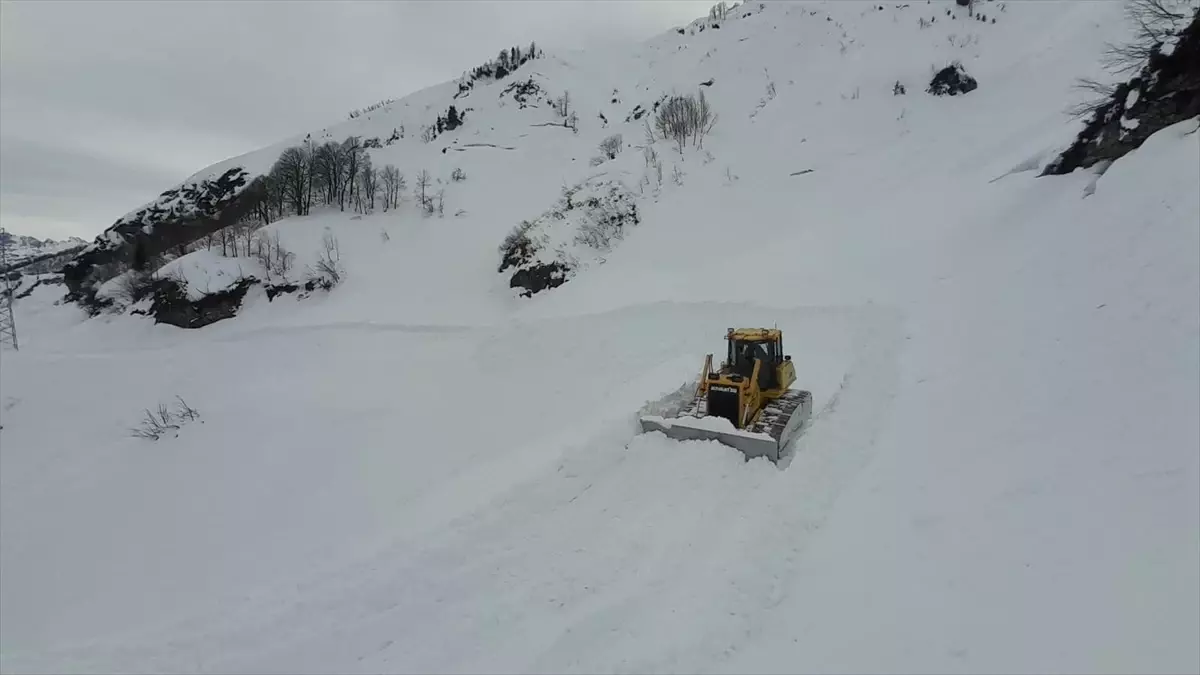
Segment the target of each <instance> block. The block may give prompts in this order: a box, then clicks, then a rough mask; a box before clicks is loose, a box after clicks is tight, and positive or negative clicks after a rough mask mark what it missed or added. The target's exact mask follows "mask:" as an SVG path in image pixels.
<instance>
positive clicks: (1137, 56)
mask: <svg viewBox="0 0 1200 675" xmlns="http://www.w3.org/2000/svg"><path fill="white" fill-rule="evenodd" d="M1170 4H1171V3H1170V2H1169V0H1129V4H1128V5H1127V6H1126V8H1125V13H1126V16H1127V17H1128V18H1129V20H1130V21H1131V22H1133V24H1134V35H1133V38H1132V39H1131V40H1130V41H1129V42H1127V43H1124V44H1119V45H1118V44H1109V45H1107V48H1106V50H1105V65H1106V66H1107V67H1108V68H1109V69H1110V70H1111V71H1112V72H1114V73H1118V74H1129V73H1133V72H1136V71H1137V70H1139V69H1140V68H1141V67H1142V66H1143V65H1145V63H1146V60H1147V59H1149V58H1150V55H1151V54H1152V53H1154V51H1155V50H1156V49H1158V48H1159V46H1160V45H1162V44H1163V43H1164V42H1165V41H1166V40H1167V39H1168V38H1169V37H1171V36H1173V35H1174V34H1175V33H1176V32H1177V31H1178V30H1179V26H1178V25H1177V23H1178V22H1180V21H1183V20H1185V19H1189V18H1190V14H1189V13H1188V12H1186V11H1176V10H1175V9H1173V8H1172V7H1170V6H1169V5H1170ZM1180 9H1181V10H1182V9H1183V7H1182V6H1181V8H1180Z"/></svg>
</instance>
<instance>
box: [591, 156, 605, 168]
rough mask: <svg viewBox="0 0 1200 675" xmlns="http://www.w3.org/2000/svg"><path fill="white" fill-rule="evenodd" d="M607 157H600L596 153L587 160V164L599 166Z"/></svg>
mask: <svg viewBox="0 0 1200 675" xmlns="http://www.w3.org/2000/svg"><path fill="white" fill-rule="evenodd" d="M607 159H608V158H606V157H601V156H600V155H596V156H595V157H592V158H591V159H589V160H588V166H600V165H601V164H603V163H604V162H605V161H607Z"/></svg>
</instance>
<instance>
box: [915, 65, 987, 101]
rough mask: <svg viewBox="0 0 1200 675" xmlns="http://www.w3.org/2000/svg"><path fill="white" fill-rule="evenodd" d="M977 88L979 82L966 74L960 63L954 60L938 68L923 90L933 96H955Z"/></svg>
mask: <svg viewBox="0 0 1200 675" xmlns="http://www.w3.org/2000/svg"><path fill="white" fill-rule="evenodd" d="M977 88H979V83H978V82H976V81H975V78H973V77H971V76H970V75H968V74H967V71H966V70H965V69H964V68H963V67H962V64H961V63H958V62H957V61H956V62H954V63H952V64H950V65H948V66H946V67H945V68H942V69H941V70H939V71H938V72H937V74H936V75H934V76H933V79H932V80H931V81H930V82H929V88H928V89H926V90H925V91H926V92H928V93H930V94H933V95H934V96H957V95H959V94H966V93H967V92H971V91H974V90H975V89H977Z"/></svg>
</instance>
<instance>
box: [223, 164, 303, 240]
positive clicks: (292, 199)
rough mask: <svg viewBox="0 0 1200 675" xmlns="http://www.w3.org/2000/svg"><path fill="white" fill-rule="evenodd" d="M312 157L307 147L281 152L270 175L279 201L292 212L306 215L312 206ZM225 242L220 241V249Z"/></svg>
mask: <svg viewBox="0 0 1200 675" xmlns="http://www.w3.org/2000/svg"><path fill="white" fill-rule="evenodd" d="M312 172H313V155H312V153H311V151H310V147H309V146H296V147H291V148H288V149H287V150H284V151H283V154H281V155H280V156H279V159H278V160H277V161H276V162H275V166H274V167H272V169H271V174H272V175H273V176H274V178H275V180H276V181H277V182H278V184H279V189H280V200H281V201H282V200H287V201H288V202H289V203H291V205H292V211H293V212H294V213H295V214H296V215H298V216H303V215H307V214H308V211H309V208H310V207H311V206H312V189H311V188H312ZM224 246H225V240H224V239H222V248H224Z"/></svg>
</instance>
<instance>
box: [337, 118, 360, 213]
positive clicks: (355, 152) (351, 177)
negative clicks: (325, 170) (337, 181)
mask: <svg viewBox="0 0 1200 675" xmlns="http://www.w3.org/2000/svg"><path fill="white" fill-rule="evenodd" d="M366 154H367V151H366V149H365V148H363V144H362V139H361V138H359V137H358V136H350V137H349V138H347V139H346V140H345V141H342V157H343V158H344V159H343V161H344V162H345V167H344V169H345V172H344V173H343V179H342V184H341V186H340V190H339V191H338V208H340V209H341V210H342V211H345V210H346V203H347V198H350V199H351V200H352V199H353V196H354V195H353V193H354V189H355V186H357V185H358V171H359V168H360V167H361V166H362V161H363V157H364V156H365V155H366Z"/></svg>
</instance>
